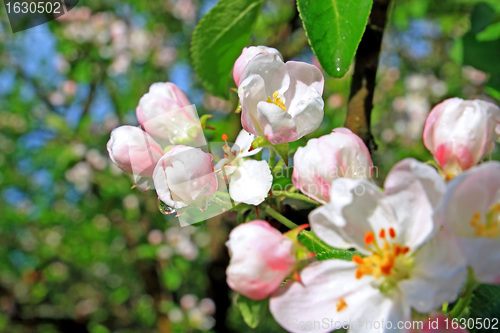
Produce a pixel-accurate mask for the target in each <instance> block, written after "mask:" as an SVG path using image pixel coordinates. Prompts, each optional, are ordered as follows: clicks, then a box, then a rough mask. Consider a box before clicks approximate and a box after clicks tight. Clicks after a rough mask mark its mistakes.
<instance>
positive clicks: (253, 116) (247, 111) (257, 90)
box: [238, 75, 267, 135]
mask: <svg viewBox="0 0 500 333" xmlns="http://www.w3.org/2000/svg"><path fill="white" fill-rule="evenodd" d="M238 97H239V98H240V103H241V107H242V109H241V125H242V126H243V128H244V129H245V130H246V131H247V132H250V133H252V134H256V135H263V133H262V129H261V127H260V125H259V119H258V116H257V104H259V102H261V101H265V100H267V95H266V90H265V83H264V79H262V78H261V77H260V76H258V75H250V76H249V77H247V78H246V79H245V80H243V82H241V84H240V86H239V88H238Z"/></svg>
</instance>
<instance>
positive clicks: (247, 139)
mask: <svg viewBox="0 0 500 333" xmlns="http://www.w3.org/2000/svg"><path fill="white" fill-rule="evenodd" d="M255 138H256V136H255V135H254V134H251V133H248V132H247V131H245V130H244V129H242V130H241V131H240V133H239V134H238V136H237V137H236V140H235V142H234V146H233V147H232V148H231V150H232V151H235V152H236V153H237V156H238V157H248V156H252V155H255V154H257V153H258V152H260V151H261V150H262V148H257V149H253V150H252V151H248V150H249V149H250V147H252V142H253V141H254V140H255Z"/></svg>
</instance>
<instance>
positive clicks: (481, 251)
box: [459, 238, 500, 284]
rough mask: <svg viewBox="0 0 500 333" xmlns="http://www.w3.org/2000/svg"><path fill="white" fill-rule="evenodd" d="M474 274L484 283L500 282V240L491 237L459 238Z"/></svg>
mask: <svg viewBox="0 0 500 333" xmlns="http://www.w3.org/2000/svg"><path fill="white" fill-rule="evenodd" d="M459 244H460V245H461V248H462V250H463V251H464V253H465V256H466V258H467V261H468V262H469V265H470V266H471V267H472V269H473V270H474V275H475V276H476V279H477V280H478V281H479V282H482V283H497V284H498V283H500V242H499V241H498V239H490V238H461V239H460V240H459Z"/></svg>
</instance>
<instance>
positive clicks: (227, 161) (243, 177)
mask: <svg viewBox="0 0 500 333" xmlns="http://www.w3.org/2000/svg"><path fill="white" fill-rule="evenodd" d="M254 139H255V135H253V134H250V133H248V132H247V131H245V130H241V131H240V133H239V134H238V137H237V138H236V142H235V143H234V145H233V147H231V148H229V146H228V145H225V146H224V147H223V150H224V151H225V157H224V158H223V159H221V160H220V161H219V162H218V163H217V165H216V166H215V169H216V170H217V171H219V170H220V172H221V174H222V176H223V177H226V178H227V179H228V180H229V184H228V185H229V195H230V196H231V198H232V199H233V200H234V201H235V202H237V203H240V202H243V203H246V204H249V205H255V206H257V205H259V204H260V203H262V202H263V201H264V199H265V198H266V197H267V195H268V193H269V190H270V189H271V185H272V182H273V176H272V174H271V170H270V169H269V164H267V162H266V161H264V160H262V161H256V160H252V159H246V158H245V157H249V156H252V155H255V154H257V153H258V152H259V151H261V150H262V148H258V149H253V150H252V151H250V147H251V145H252V142H253V140H254Z"/></svg>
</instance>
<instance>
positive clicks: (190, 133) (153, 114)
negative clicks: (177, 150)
mask: <svg viewBox="0 0 500 333" xmlns="http://www.w3.org/2000/svg"><path fill="white" fill-rule="evenodd" d="M136 114H137V119H138V120H139V123H140V124H141V126H142V127H143V128H144V129H145V130H146V132H148V133H149V134H151V135H153V136H155V137H157V138H160V139H166V140H169V141H170V143H171V144H174V145H175V144H179V143H185V144H191V143H192V141H193V140H194V138H196V137H198V136H200V135H201V136H203V134H202V129H201V125H200V122H199V119H198V115H197V114H196V109H195V107H194V105H192V103H191V102H190V101H189V100H188V98H187V97H186V95H185V94H184V92H182V90H180V89H179V88H178V87H177V86H176V85H175V84H173V83H170V82H166V83H162V82H157V83H153V84H152V85H151V87H150V88H149V92H148V93H147V94H145V95H144V96H142V98H141V100H140V101H139V106H138V107H137V109H136Z"/></svg>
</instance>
